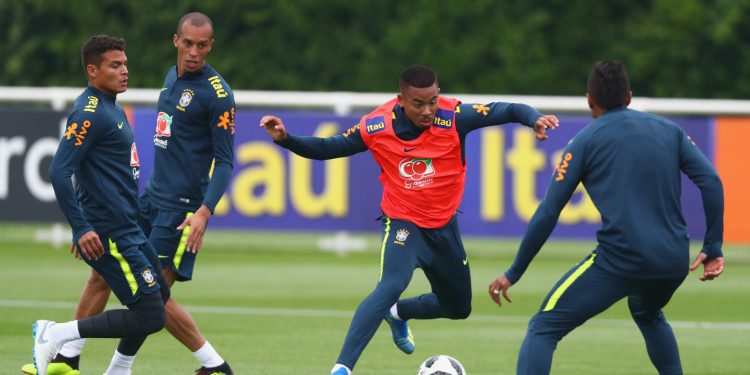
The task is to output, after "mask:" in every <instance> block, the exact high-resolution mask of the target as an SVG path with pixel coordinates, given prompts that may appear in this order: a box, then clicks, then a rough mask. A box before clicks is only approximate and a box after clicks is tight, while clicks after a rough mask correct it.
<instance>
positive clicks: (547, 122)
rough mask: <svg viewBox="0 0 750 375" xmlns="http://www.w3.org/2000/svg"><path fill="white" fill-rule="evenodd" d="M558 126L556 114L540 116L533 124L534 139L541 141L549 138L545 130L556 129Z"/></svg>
mask: <svg viewBox="0 0 750 375" xmlns="http://www.w3.org/2000/svg"><path fill="white" fill-rule="evenodd" d="M558 126H560V120H558V119H557V116H555V115H544V116H542V117H540V118H539V119H538V120H536V123H535V124H534V133H536V139H537V140H539V141H543V140H545V139H547V138H549V137H548V136H547V130H548V129H552V130H554V129H557V127H558Z"/></svg>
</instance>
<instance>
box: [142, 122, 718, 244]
mask: <svg viewBox="0 0 750 375" xmlns="http://www.w3.org/2000/svg"><path fill="white" fill-rule="evenodd" d="M269 113H270V114H275V115H278V116H279V117H281V118H282V119H283V120H284V123H285V125H286V127H287V129H288V131H289V132H290V133H292V134H295V135H306V136H318V137H328V136H332V135H336V134H341V133H343V132H345V131H346V130H347V129H348V128H350V127H351V126H353V125H355V124H356V123H357V122H358V120H359V116H358V115H352V116H336V115H333V114H331V113H329V112H307V111H292V110H283V111H258V110H239V111H238V112H237V114H236V117H235V121H236V127H235V129H236V133H235V135H236V139H235V159H236V160H235V168H234V178H233V180H232V182H231V184H230V187H229V189H228V191H227V193H226V194H225V195H224V197H223V199H222V201H221V203H220V204H219V206H218V207H217V210H216V213H215V214H216V215H215V217H214V218H212V219H211V226H212V227H214V228H217V227H222V228H236V229H241V228H253V229H264V228H268V229H271V228H272V229H281V230H283V229H290V230H327V231H332V230H350V231H379V229H380V224H379V223H377V222H376V221H375V219H376V218H377V217H378V216H379V215H380V208H379V206H380V198H381V194H382V189H381V185H380V183H379V182H378V176H379V174H380V169H379V167H378V166H377V165H376V164H375V162H374V161H373V158H372V156H371V155H370V154H369V152H367V151H366V152H363V153H360V154H357V155H354V156H352V157H348V158H340V159H335V160H328V161H314V160H308V159H304V158H301V157H298V156H295V155H293V154H291V153H290V152H289V151H287V150H285V149H283V148H281V147H279V146H277V145H275V144H273V142H271V141H270V139H269V138H268V136H267V134H266V132H265V131H264V130H263V129H261V128H259V127H258V123H259V121H260V118H261V117H262V116H263V115H265V114H269ZM133 117H134V123H135V129H136V142H137V144H138V150H139V154H140V158H141V166H142V168H141V183H142V184H144V183H145V182H146V180H147V179H148V176H149V175H150V172H151V169H152V168H151V167H152V163H153V146H152V145H153V134H154V128H155V125H156V112H155V111H154V109H153V108H136V109H135V110H134V111H133ZM672 120H674V121H675V122H677V123H678V124H680V125H681V126H683V127H684V128H685V129H686V130H687V132H688V133H689V134H690V135H691V137H692V138H693V140H694V141H695V142H696V143H697V144H698V146H699V147H700V148H701V149H702V150H703V152H704V153H705V154H706V155H707V156H708V157H709V158H713V154H714V150H713V139H712V132H711V129H712V126H713V119H712V118H706V117H674V118H672ZM560 121H561V127H560V128H559V129H558V130H556V131H554V132H553V133H551V136H550V139H549V140H547V141H544V142H537V141H536V140H535V138H534V133H533V132H532V131H531V129H529V128H527V127H524V126H522V125H519V124H507V125H502V126H493V127H489V128H484V129H481V130H478V131H475V132H473V133H470V134H469V136H468V137H467V140H466V163H467V182H466V190H465V193H464V197H463V203H462V204H461V207H460V210H461V212H462V213H461V214H460V217H459V221H460V223H461V226H462V230H463V233H464V234H470V235H491V236H509V237H518V236H521V235H523V233H524V230H525V227H526V224H527V223H528V221H529V219H530V218H531V216H532V215H533V213H534V210H535V209H536V206H537V205H538V204H539V202H540V200H541V199H542V198H543V197H544V193H545V190H546V187H547V184H548V183H549V180H550V177H551V175H552V170H553V168H554V165H556V162H557V160H558V159H559V157H560V153H561V151H562V149H563V148H564V147H565V145H566V144H567V142H568V140H570V138H572V137H573V136H574V135H575V134H576V133H577V132H578V131H579V130H581V129H582V128H583V127H584V126H585V125H586V124H588V123H589V122H590V121H591V118H590V117H588V116H560ZM174 130H175V131H176V129H174ZM682 202H683V212H684V213H685V216H686V219H687V222H688V226H689V232H690V234H691V237H692V238H702V236H703V232H704V230H705V223H704V218H703V211H702V204H701V200H700V194H699V192H698V190H697V189H696V188H695V187H694V186H693V185H692V183H690V182H688V181H687V180H686V179H685V180H684V181H683V197H682ZM599 226H600V218H599V214H598V212H597V210H596V208H595V207H594V205H593V203H592V202H591V200H590V198H589V197H588V196H587V195H586V194H585V192H584V191H583V189H582V188H581V187H579V190H578V191H577V192H576V193H575V194H574V196H573V199H572V201H571V203H569V204H568V206H567V207H566V208H565V210H564V211H563V212H562V214H561V216H560V222H559V224H558V226H557V228H556V230H555V235H556V236H557V237H568V238H593V237H594V234H595V231H596V230H597V229H598V228H599Z"/></svg>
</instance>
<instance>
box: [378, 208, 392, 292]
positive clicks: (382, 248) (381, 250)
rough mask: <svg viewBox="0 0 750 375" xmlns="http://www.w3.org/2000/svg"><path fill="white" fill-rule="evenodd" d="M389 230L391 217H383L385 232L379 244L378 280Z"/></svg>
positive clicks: (381, 274) (381, 272) (380, 276)
mask: <svg viewBox="0 0 750 375" xmlns="http://www.w3.org/2000/svg"><path fill="white" fill-rule="evenodd" d="M390 232H391V219H390V218H385V233H383V244H382V245H381V246H380V275H378V282H380V280H381V279H382V278H383V261H384V260H385V244H386V242H388V234H389V233H390Z"/></svg>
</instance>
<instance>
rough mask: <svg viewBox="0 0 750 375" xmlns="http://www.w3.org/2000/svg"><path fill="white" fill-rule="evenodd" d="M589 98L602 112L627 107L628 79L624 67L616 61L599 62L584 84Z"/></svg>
mask: <svg viewBox="0 0 750 375" xmlns="http://www.w3.org/2000/svg"><path fill="white" fill-rule="evenodd" d="M586 86H587V87H586V89H587V90H588V93H589V96H591V97H592V98H593V99H594V102H596V105H598V106H599V107H601V108H602V109H604V110H610V109H613V108H620V107H626V106H627V104H628V103H627V100H628V99H627V98H628V93H629V92H630V79H629V78H628V72H626V71H625V65H623V64H622V63H621V62H619V61H617V60H604V61H600V62H598V63H597V64H596V66H594V69H592V70H591V74H589V79H588V81H587V83H586Z"/></svg>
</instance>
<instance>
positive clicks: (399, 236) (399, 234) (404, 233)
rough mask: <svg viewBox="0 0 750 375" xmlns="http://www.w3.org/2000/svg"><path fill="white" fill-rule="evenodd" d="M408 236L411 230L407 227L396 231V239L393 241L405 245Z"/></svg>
mask: <svg viewBox="0 0 750 375" xmlns="http://www.w3.org/2000/svg"><path fill="white" fill-rule="evenodd" d="M407 238H409V231H408V230H406V229H399V230H398V231H396V241H393V243H395V244H397V245H403V244H404V242H406V239H407Z"/></svg>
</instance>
